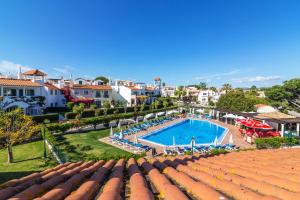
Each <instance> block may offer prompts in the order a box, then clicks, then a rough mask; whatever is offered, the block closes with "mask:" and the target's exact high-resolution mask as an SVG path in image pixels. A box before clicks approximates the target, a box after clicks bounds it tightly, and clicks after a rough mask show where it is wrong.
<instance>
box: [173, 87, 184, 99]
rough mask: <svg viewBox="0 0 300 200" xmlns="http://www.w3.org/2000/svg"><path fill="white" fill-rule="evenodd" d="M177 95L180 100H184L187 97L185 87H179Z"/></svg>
mask: <svg viewBox="0 0 300 200" xmlns="http://www.w3.org/2000/svg"><path fill="white" fill-rule="evenodd" d="M175 95H176V96H177V97H178V98H179V99H182V97H183V96H185V95H186V91H185V90H184V88H183V86H179V87H178V88H177V90H176V91H175Z"/></svg>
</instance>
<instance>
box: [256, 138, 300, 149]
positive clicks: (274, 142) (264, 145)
mask: <svg viewBox="0 0 300 200" xmlns="http://www.w3.org/2000/svg"><path fill="white" fill-rule="evenodd" d="M255 144H256V148H257V149H278V148H280V147H281V146H294V145H296V144H298V140H297V139H296V138H287V137H269V138H256V139H255Z"/></svg>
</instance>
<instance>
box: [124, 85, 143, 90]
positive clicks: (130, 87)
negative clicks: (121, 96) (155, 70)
mask: <svg viewBox="0 0 300 200" xmlns="http://www.w3.org/2000/svg"><path fill="white" fill-rule="evenodd" d="M126 87H127V88H129V89H131V90H140V89H139V88H137V87H135V86H126Z"/></svg>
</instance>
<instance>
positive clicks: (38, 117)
mask: <svg viewBox="0 0 300 200" xmlns="http://www.w3.org/2000/svg"><path fill="white" fill-rule="evenodd" d="M45 119H47V120H49V121H50V122H58V120H59V115H58V113H51V114H45V115H35V116H32V120H33V121H35V122H36V123H43V122H44V120H45Z"/></svg>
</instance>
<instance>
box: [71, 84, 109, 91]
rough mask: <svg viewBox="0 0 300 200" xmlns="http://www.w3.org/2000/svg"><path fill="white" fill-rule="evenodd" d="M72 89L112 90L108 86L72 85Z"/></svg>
mask: <svg viewBox="0 0 300 200" xmlns="http://www.w3.org/2000/svg"><path fill="white" fill-rule="evenodd" d="M71 88H74V89H89V90H112V88H111V86H110V85H78V84H76V85H73V86H71Z"/></svg>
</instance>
